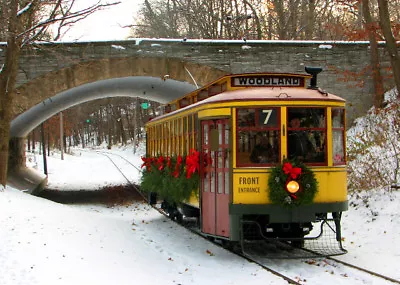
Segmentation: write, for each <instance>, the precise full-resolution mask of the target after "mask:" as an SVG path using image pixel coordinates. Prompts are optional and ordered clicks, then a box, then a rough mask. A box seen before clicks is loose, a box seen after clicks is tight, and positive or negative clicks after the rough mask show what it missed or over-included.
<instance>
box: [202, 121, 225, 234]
mask: <svg viewBox="0 0 400 285" xmlns="http://www.w3.org/2000/svg"><path fill="white" fill-rule="evenodd" d="M213 129H216V130H218V150H217V151H215V150H211V145H210V142H211V140H210V138H211V130H213ZM201 131H202V132H201V137H202V154H203V156H202V157H203V162H208V165H207V167H205V169H204V173H203V175H202V177H203V178H202V182H201V195H202V196H201V215H202V222H201V223H202V231H203V232H204V233H207V234H212V235H217V236H223V237H229V235H230V231H229V202H230V189H229V187H230V183H229V180H230V179H229V178H230V169H229V165H230V157H229V156H230V152H229V138H230V128H229V120H228V119H221V120H208V121H202V123H201ZM204 160H205V161H204Z"/></svg>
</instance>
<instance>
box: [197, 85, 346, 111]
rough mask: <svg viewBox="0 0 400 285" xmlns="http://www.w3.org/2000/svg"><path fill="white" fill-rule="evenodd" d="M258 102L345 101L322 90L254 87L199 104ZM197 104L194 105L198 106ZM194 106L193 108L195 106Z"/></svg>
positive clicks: (218, 96) (220, 95)
mask: <svg viewBox="0 0 400 285" xmlns="http://www.w3.org/2000/svg"><path fill="white" fill-rule="evenodd" d="M258 100H268V101H269V100H277V101H287V100H295V101H298V100H301V101H305V100H306V101H339V102H345V100H344V99H343V98H341V97H339V96H336V95H334V94H331V93H328V92H326V91H323V90H321V89H318V90H315V89H306V88H290V87H289V88H288V87H270V88H268V87H254V88H245V89H241V90H231V91H225V92H223V93H220V94H217V95H214V96H212V97H209V98H207V99H204V100H202V101H200V102H197V103H200V104H201V103H213V102H223V101H258ZM197 103H195V104H193V105H196V104H197ZM193 105H192V106H193Z"/></svg>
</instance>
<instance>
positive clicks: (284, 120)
mask: <svg viewBox="0 0 400 285" xmlns="http://www.w3.org/2000/svg"><path fill="white" fill-rule="evenodd" d="M321 71H322V69H321V68H314V67H309V68H307V67H306V72H307V73H308V74H290V73H249V74H231V75H226V76H223V77H221V78H219V79H217V80H215V81H213V82H211V83H209V84H207V85H206V86H204V87H202V88H199V89H197V90H195V91H193V92H191V93H189V94H187V95H185V96H184V97H182V98H179V99H177V100H175V101H173V102H170V103H169V104H167V105H165V106H164V107H163V111H162V112H161V114H160V115H159V116H157V117H155V118H153V119H152V120H150V121H149V122H148V123H147V124H146V135H147V157H148V158H150V157H154V158H157V157H164V158H165V161H167V160H168V162H166V163H169V164H170V158H171V157H177V156H178V157H180V158H179V159H180V162H179V163H180V164H179V165H184V168H186V171H188V169H187V168H189V166H188V165H185V162H182V159H184V158H185V156H189V155H190V154H191V152H193V153H195V154H198V159H199V162H198V165H199V166H198V169H197V170H198V180H199V181H198V184H196V185H197V186H198V188H197V189H186V190H187V191H189V192H190V193H191V194H190V195H189V196H190V197H189V196H186V198H185V199H183V200H182V201H178V202H177V203H175V202H176V201H174V202H173V203H168V199H165V197H161V198H162V199H165V200H166V201H165V202H164V203H163V208H164V209H165V210H166V211H167V212H168V213H169V214H170V215H171V217H173V218H178V219H179V220H180V219H182V217H187V216H192V217H193V216H195V217H197V218H199V225H200V230H201V232H202V233H203V234H205V235H207V236H209V237H212V238H217V239H220V240H221V241H223V242H224V243H228V244H229V243H235V242H241V243H242V244H243V243H244V241H249V240H259V239H262V240H283V241H287V242H288V243H289V244H293V245H295V246H300V247H302V246H304V244H305V242H306V241H307V240H314V239H317V238H319V237H321V236H322V235H323V234H324V233H321V232H323V231H324V229H323V228H324V226H323V225H325V227H326V228H329V229H330V230H331V231H332V232H333V233H334V235H333V236H334V238H335V240H336V241H335V242H337V243H338V244H339V247H340V249H341V250H342V251H344V250H343V248H342V246H341V232H340V223H341V215H342V212H343V211H345V210H347V208H348V201H347V181H346V153H345V149H346V147H345V141H346V140H345V139H346V138H345V134H346V133H345V129H346V128H345V127H346V126H345V100H344V99H343V98H340V97H338V96H336V95H333V94H330V93H328V92H325V91H323V90H321V89H320V88H318V87H317V74H318V73H319V72H321ZM154 161H156V159H153V162H154ZM175 163H177V162H176V160H175ZM177 165H178V164H177ZM179 165H178V166H179ZM194 172H196V169H194V170H193V173H194ZM171 175H172V174H171ZM188 177H189V176H188ZM171 181H172V180H171ZM171 183H172V182H171ZM153 191H154V189H153ZM155 192H157V191H156V190H155ZM161 196H162V195H161ZM152 197H154V196H152ZM153 202H154V201H153ZM318 224H320V225H321V226H320V227H319V226H316V225H318ZM316 229H319V231H317V234H314V232H315V231H316Z"/></svg>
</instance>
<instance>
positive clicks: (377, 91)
mask: <svg viewBox="0 0 400 285" xmlns="http://www.w3.org/2000/svg"><path fill="white" fill-rule="evenodd" d="M362 11H363V14H364V19H365V29H366V30H367V33H368V38H369V42H370V46H371V50H370V54H371V65H372V78H373V84H374V106H375V107H376V108H380V107H382V103H383V95H384V90H383V79H382V74H381V70H380V63H379V52H378V42H377V40H376V30H377V25H376V23H375V22H374V21H373V20H372V16H371V11H370V8H369V0H362Z"/></svg>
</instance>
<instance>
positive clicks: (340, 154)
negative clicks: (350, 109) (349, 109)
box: [331, 108, 347, 166]
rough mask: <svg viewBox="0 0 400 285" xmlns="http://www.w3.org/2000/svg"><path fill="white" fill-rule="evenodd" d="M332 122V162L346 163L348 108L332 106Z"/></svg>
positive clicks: (339, 164)
mask: <svg viewBox="0 0 400 285" xmlns="http://www.w3.org/2000/svg"><path fill="white" fill-rule="evenodd" d="M331 122H332V138H331V142H332V163H333V165H334V166H337V165H338V166H341V165H346V160H347V159H346V147H345V141H346V136H345V135H346V133H345V130H346V110H345V108H331Z"/></svg>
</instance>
